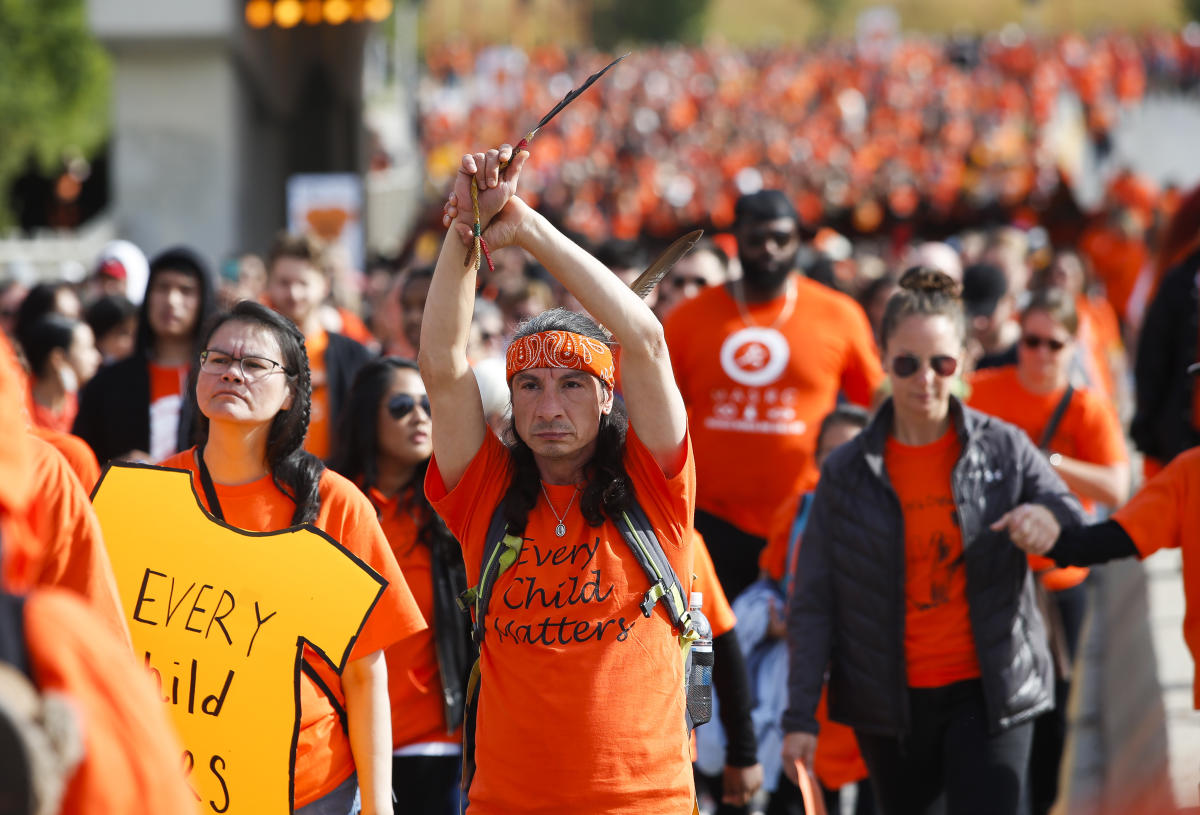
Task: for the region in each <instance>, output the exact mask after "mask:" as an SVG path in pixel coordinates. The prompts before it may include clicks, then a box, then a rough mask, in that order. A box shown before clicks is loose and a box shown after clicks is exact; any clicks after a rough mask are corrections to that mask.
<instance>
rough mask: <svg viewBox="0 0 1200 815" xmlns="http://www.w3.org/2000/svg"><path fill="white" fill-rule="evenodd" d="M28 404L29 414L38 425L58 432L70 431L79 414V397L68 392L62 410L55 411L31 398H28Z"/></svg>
mask: <svg viewBox="0 0 1200 815" xmlns="http://www.w3.org/2000/svg"><path fill="white" fill-rule="evenodd" d="M29 406H30V407H29V415H30V416H31V417H32V418H33V423H34V424H35V425H37V426H38V427H48V428H50V429H51V430H57V431H58V432H59V433H70V432H71V426H72V425H74V424H75V417H76V416H77V415H78V414H79V397H78V396H76V395H75V394H73V393H68V394H67V396H66V401H65V402H63V406H62V410H60V411H57V412H56V411H54V410H53V409H51V408H48V407H46V406H45V405H39V404H38V403H37V402H35V401H33V399H32V398H30V400H29Z"/></svg>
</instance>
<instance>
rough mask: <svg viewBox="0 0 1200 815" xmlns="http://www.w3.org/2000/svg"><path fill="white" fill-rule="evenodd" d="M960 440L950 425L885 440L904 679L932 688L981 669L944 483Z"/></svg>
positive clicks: (947, 487) (947, 482)
mask: <svg viewBox="0 0 1200 815" xmlns="http://www.w3.org/2000/svg"><path fill="white" fill-rule="evenodd" d="M961 450H962V446H961V444H960V443H959V441H958V434H957V433H956V432H955V431H954V429H953V428H951V429H950V430H949V431H947V432H946V435H944V436H942V438H940V439H938V440H937V441H935V442H933V443H932V444H925V445H921V446H919V447H911V446H909V445H905V444H901V443H900V442H898V441H896V440H895V439H894V438H889V439H888V440H887V447H886V449H885V451H884V463H885V464H886V466H887V472H888V478H889V479H890V480H891V482H892V487H893V489H895V490H896V495H897V496H898V497H899V499H900V506H901V508H902V509H903V512H904V594H905V612H904V653H905V657H906V659H907V662H908V684H909V685H910V686H911V687H914V688H936V687H941V686H943V685H949V684H951V683H953V682H961V681H962V680H964V679H974V678H975V677H978V676H979V675H980V670H979V656H978V654H977V652H976V650H975V635H974V634H973V633H972V631H971V619H970V614H969V611H968V608H967V568H966V562H965V560H964V552H963V541H962V532H961V531H959V528H958V524H957V523H956V522H955V519H956V512H957V510H956V508H955V504H954V493H953V491H952V490H951V488H950V479H951V473H952V472H953V470H954V463H955V462H956V461H957V460H958V456H959V453H960V452H961Z"/></svg>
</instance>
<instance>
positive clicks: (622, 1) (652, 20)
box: [592, 0, 709, 48]
mask: <svg viewBox="0 0 1200 815" xmlns="http://www.w3.org/2000/svg"><path fill="white" fill-rule="evenodd" d="M708 4H709V0H650V1H649V2H648V1H647V0H595V3H594V6H593V9H594V10H593V12H592V15H593V16H592V36H593V38H594V40H595V43H596V45H597V46H599V47H600V48H612V47H614V46H616V45H619V44H621V43H623V42H696V41H698V40H699V39H700V36H701V35H702V34H703V31H704V21H705V15H706V12H707V11H708Z"/></svg>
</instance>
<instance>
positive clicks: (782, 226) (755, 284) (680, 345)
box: [665, 190, 883, 600]
mask: <svg viewBox="0 0 1200 815" xmlns="http://www.w3.org/2000/svg"><path fill="white" fill-rule="evenodd" d="M735 217H736V220H735V223H734V235H735V237H736V238H737V244H738V259H739V260H740V262H741V267H742V277H741V279H738V280H733V281H731V282H729V283H726V284H725V285H723V286H712V287H709V288H707V289H705V290H704V291H703V292H701V293H700V294H699V295H698V296H696V297H694V298H692V299H691V300H688V301H687V302H684V303H681V304H680V305H679V306H678V307H677V308H676V309H675V310H674V311H672V312H671V314H670V315H669V316H668V317H667V320H666V325H665V330H666V336H667V345H668V347H669V348H670V349H671V359H672V363H673V366H674V370H675V380H676V382H677V383H678V384H679V390H680V392H681V393H682V394H683V400H684V403H685V404H686V405H687V410H688V425H689V427H690V429H691V433H692V442H693V445H694V449H695V456H696V478H697V482H696V485H697V493H696V529H697V530H698V531H699V532H700V533H701V534H702V535H703V536H704V539H705V541H706V542H707V543H708V546H709V551H710V553H711V554H712V558H713V563H714V564H715V566H716V569H717V576H718V577H719V578H720V580H721V584H722V585H723V586H724V588H725V592H726V594H728V595H729V598H730V600H732V599H733V598H735V597H736V596H737V595H738V594H739V593H740V592H741V591H742V589H744V588H745V587H746V586H748V585H750V583H752V582H753V581H754V580H755V578H756V577H757V576H758V554H759V551H760V550H761V549H762V548H763V546H764V545H765V544H766V534H767V527H768V526H769V524H770V521H771V518H772V516H773V514H774V512H775V510H776V509H777V508H778V506H779V505H780V504H781V503H782V502H783V501H784V500H786V499H788V498H790V497H792V496H794V495H796V494H797V493H802V492H805V491H807V490H810V489H812V488H813V486H814V485H815V484H816V481H817V468H816V464H815V463H814V453H815V450H816V441H817V429H818V427H819V425H820V422H821V418H822V417H823V416H825V414H827V413H828V412H829V411H830V410H832V409H833V406H834V405H835V404H836V402H837V400H838V394H839V393H841V394H843V395H844V396H845V397H846V398H848V399H849V400H850V401H852V402H856V403H858V404H860V405H867V404H869V403H870V402H871V398H872V395H873V394H874V391H875V389H876V387H878V386H879V384H880V383H881V382H882V381H883V370H882V368H881V367H880V364H879V354H878V352H877V351H876V349H875V342H874V339H873V338H872V334H871V326H870V324H869V323H868V321H867V317H866V315H865V314H864V313H863V310H862V308H861V307H860V306H859V305H858V304H857V303H856V302H854V300H852V299H851V298H850V297H847V296H846V295H844V294H842V293H840V292H837V291H834V290H833V289H830V288H828V287H826V286H823V285H821V284H820V283H816V282H814V281H812V280H810V279H808V278H806V277H804V276H803V275H800V274H798V273H797V272H796V271H795V269H796V258H797V255H798V253H799V251H800V246H801V239H800V228H799V219H798V217H797V215H796V210H795V208H794V207H793V206H792V202H791V201H789V200H788V198H787V197H786V196H785V195H784V194H783V193H782V192H780V191H779V190H761V191H759V192H756V193H752V194H749V195H743V196H742V197H741V198H739V199H738V201H737V206H736V208H735Z"/></svg>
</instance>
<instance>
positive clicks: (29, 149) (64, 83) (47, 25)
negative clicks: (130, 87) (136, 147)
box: [0, 0, 111, 225]
mask: <svg viewBox="0 0 1200 815" xmlns="http://www.w3.org/2000/svg"><path fill="white" fill-rule="evenodd" d="M110 74H111V67H110V62H109V59H108V54H107V53H106V52H105V51H104V49H103V48H102V47H101V45H100V44H99V43H98V42H97V41H96V39H95V38H94V37H93V36H92V34H91V31H90V30H89V29H88V24H87V15H86V13H85V9H84V0H0V190H7V189H8V187H9V184H10V182H11V181H12V178H13V177H14V176H15V175H16V174H17V173H19V172H20V171H21V170H22V169H23V168H24V167H25V166H26V162H27V161H28V159H29V158H30V157H31V156H32V157H34V158H36V160H37V161H38V162H39V163H40V164H41V166H42V168H43V169H44V170H46V171H49V170H51V169H52V168H54V167H56V166H58V165H59V163H60V162H61V160H62V158H63V156H64V155H65V154H67V153H75V152H77V153H80V154H82V155H84V156H89V157H90V156H91V155H92V154H93V153H94V152H95V151H96V149H97V148H98V147H99V146H100V145H101V144H102V143H103V141H104V139H105V137H106V135H107V133H108V129H109V120H108V109H109V108H108V105H109V78H110ZM5 198H6V196H4V195H0V225H3V224H5V223H7V221H8V220H9V216H8V213H7V210H6V205H7V202H6V200H5Z"/></svg>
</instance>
